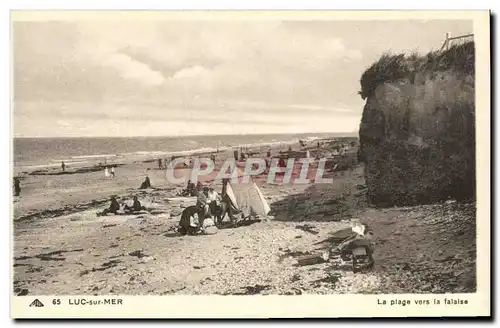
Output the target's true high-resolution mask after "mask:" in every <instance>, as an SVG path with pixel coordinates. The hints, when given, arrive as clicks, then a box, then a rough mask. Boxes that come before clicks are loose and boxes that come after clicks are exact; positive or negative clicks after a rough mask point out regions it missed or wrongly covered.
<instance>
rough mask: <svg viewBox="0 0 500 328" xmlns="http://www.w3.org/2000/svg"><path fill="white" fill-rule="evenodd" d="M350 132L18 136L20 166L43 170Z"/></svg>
mask: <svg viewBox="0 0 500 328" xmlns="http://www.w3.org/2000/svg"><path fill="white" fill-rule="evenodd" d="M352 136H355V135H354V134H346V133H343V134H342V133H308V134H261V135H257V134H255V135H211V136H179V137H96V138H88V137H82V138H14V142H13V155H14V156H13V160H14V166H15V167H16V168H22V169H41V168H49V167H57V166H60V165H61V162H62V161H64V162H65V163H67V164H76V165H78V166H79V165H86V164H89V163H93V164H97V163H102V162H108V161H111V162H113V161H119V160H120V159H123V158H127V157H130V156H139V157H140V156H144V157H153V156H158V158H162V157H164V158H166V157H168V156H175V155H183V154H187V153H193V152H203V153H205V152H214V151H216V150H217V149H219V150H220V151H221V150H225V149H226V150H227V149H231V148H233V147H255V146H259V145H269V144H280V143H292V142H298V141H299V140H305V141H307V140H309V141H311V140H316V139H324V138H332V137H352Z"/></svg>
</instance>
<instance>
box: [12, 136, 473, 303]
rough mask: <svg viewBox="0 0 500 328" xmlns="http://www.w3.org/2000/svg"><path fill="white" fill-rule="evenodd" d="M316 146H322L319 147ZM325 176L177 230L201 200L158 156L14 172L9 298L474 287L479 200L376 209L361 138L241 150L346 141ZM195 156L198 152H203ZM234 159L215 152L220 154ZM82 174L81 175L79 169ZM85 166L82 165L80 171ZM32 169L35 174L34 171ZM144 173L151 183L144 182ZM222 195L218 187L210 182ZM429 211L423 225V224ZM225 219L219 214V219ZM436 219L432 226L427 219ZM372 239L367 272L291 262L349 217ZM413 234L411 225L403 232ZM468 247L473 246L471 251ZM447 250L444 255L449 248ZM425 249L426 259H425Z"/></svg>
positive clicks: (270, 191) (316, 152)
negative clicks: (193, 231) (257, 210)
mask: <svg viewBox="0 0 500 328" xmlns="http://www.w3.org/2000/svg"><path fill="white" fill-rule="evenodd" d="M318 142H319V143H320V147H319V148H318ZM351 143H353V145H354V146H352V147H350V148H349V150H348V151H347V153H346V154H345V156H342V157H341V158H340V157H339V158H338V159H337V160H336V161H337V162H338V163H339V164H342V165H340V166H339V169H336V170H330V169H327V170H326V172H325V176H324V177H325V178H332V179H333V182H331V183H323V184H322V183H315V184H292V183H288V184H279V183H278V184H275V183H267V181H266V179H265V176H256V177H254V180H255V182H256V184H257V185H258V186H259V188H260V190H261V192H262V194H263V195H264V197H265V199H266V200H267V202H268V203H269V205H270V207H271V212H270V213H269V216H268V217H262V218H257V219H255V220H250V221H245V222H243V223H242V224H241V225H240V226H238V227H232V226H224V227H223V228H222V229H219V231H218V232H217V234H215V235H201V236H180V235H179V234H178V233H176V228H177V226H178V223H179V219H180V214H181V213H182V210H183V209H184V208H186V207H187V206H190V205H194V204H195V203H196V197H180V196H179V195H178V193H179V191H180V190H181V189H182V188H184V187H185V184H184V183H180V184H172V183H170V182H169V181H168V180H167V179H166V177H165V172H166V171H165V170H162V169H159V168H158V164H157V161H156V160H157V158H156V157H154V156H152V157H144V156H143V155H141V156H129V157H126V158H123V159H122V161H121V162H119V163H116V164H117V167H116V176H115V177H114V178H111V177H110V178H105V177H104V172H103V169H99V170H95V171H93V169H92V168H93V167H95V164H93V165H92V166H76V165H75V166H71V165H69V166H68V168H67V171H68V172H65V173H64V174H61V172H60V171H61V169H60V168H59V167H54V168H44V170H43V171H41V172H38V173H36V174H32V173H33V171H31V172H29V171H26V172H25V173H23V174H20V177H21V186H22V191H21V196H20V197H15V200H14V217H13V219H14V231H13V234H14V259H13V266H14V292H15V294H16V295H49V294H58V295H89V294H92V295H107V294H116V295H118V294H121V295H125V294H126V295H145V294H148V295H149V294H154V295H165V294H222V295H227V294H246V295H248V294H302V293H315V294H336V293H378V292H384V293H387V292H390V293H418V292H420V293H424V292H437V293H439V292H444V291H446V292H450V291H453V292H472V291H474V290H475V288H476V285H475V284H476V283H475V235H471V234H464V233H463V231H464V230H467V231H475V219H474V215H475V213H474V206H475V205H474V204H458V203H456V202H446V203H440V204H434V205H423V206H415V207H404V208H398V207H394V208H388V209H376V208H372V207H371V206H370V205H369V204H368V203H367V201H366V186H365V181H364V172H363V164H362V163H359V162H358V161H357V139H355V138H346V139H340V138H331V139H318V140H316V139H315V140H311V141H309V142H307V143H306V144H305V145H303V146H301V145H299V143H287V144H286V145H284V144H281V145H279V146H277V144H274V145H266V146H264V145H259V146H258V147H257V146H256V147H254V149H252V147H248V149H247V151H249V152H254V153H255V154H254V155H252V156H256V157H262V158H264V157H265V156H266V152H267V151H268V149H269V148H270V147H271V148H272V149H273V153H274V154H279V152H280V151H286V150H287V148H288V147H291V148H292V150H293V151H300V150H302V151H303V150H305V149H307V150H309V151H310V152H311V155H312V156H313V157H316V156H318V157H322V158H325V157H327V158H328V157H330V158H335V156H332V152H333V149H334V147H335V146H337V145H341V144H351ZM210 154H211V152H210V153H199V154H196V155H197V156H200V157H203V156H207V157H208V156H209V155H210ZM231 156H232V150H229V149H227V150H225V151H221V152H219V153H218V154H217V157H218V160H219V161H223V160H224V159H225V158H226V157H231ZM75 170H83V173H75ZM80 172H81V171H80ZM30 173H31V174H30ZM146 176H148V177H149V178H150V179H151V183H152V186H153V188H149V189H139V186H140V185H141V183H142V181H143V180H144V179H145V177H146ZM214 187H215V189H216V190H217V191H219V192H220V188H221V186H220V184H219V183H216V184H215V185H214ZM112 195H116V196H117V197H118V199H119V200H120V201H130V200H131V199H132V197H133V196H138V198H139V199H140V201H141V203H142V204H143V205H144V206H145V207H146V209H147V211H144V212H143V213H140V214H133V215H108V216H97V212H99V211H102V210H103V209H104V208H106V207H107V206H108V205H109V197H110V196H112ZM422 217H425V218H426V219H425V220H422ZM227 220H228V219H227V218H226V221H227ZM429 222H432V224H429ZM356 223H363V224H367V225H369V226H370V227H371V228H372V230H373V232H374V235H375V244H376V246H375V253H374V258H375V263H376V265H375V267H374V269H373V270H371V271H369V272H365V273H353V272H352V271H351V270H349V269H347V270H346V269H345V268H337V267H333V266H332V264H331V263H329V262H326V263H320V264H317V265H311V266H298V265H297V263H296V260H297V257H298V256H301V255H305V254H311V253H315V252H321V251H324V250H325V249H326V248H327V247H328V246H329V242H328V238H329V236H331V234H332V233H334V232H335V231H338V230H340V229H344V228H348V227H351V226H352V225H353V224H356ZM410 231H411V232H410ZM471 245H472V246H471ZM450 249H452V250H453V252H452V253H450V252H449V250H450ZM420 254H423V255H420Z"/></svg>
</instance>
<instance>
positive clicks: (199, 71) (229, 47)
mask: <svg viewBox="0 0 500 328" xmlns="http://www.w3.org/2000/svg"><path fill="white" fill-rule="evenodd" d="M16 24H18V25H16V26H17V28H15V30H14V44H15V49H17V51H16V55H15V90H14V95H15V98H16V101H17V102H18V103H21V102H22V101H25V102H31V103H32V104H34V106H33V107H32V108H31V107H30V110H29V111H28V112H29V113H28V114H27V115H28V116H30V117H37V119H38V120H41V121H42V120H43V119H44V117H48V116H52V117H53V118H54V119H57V115H63V116H65V121H66V122H69V123H68V124H71V121H69V120H70V119H69V118H67V119H66V117H73V119H74V120H91V119H95V120H104V119H106V118H108V119H115V120H118V121H120V120H121V121H122V123H123V124H124V125H126V123H125V122H124V120H135V121H141V122H153V121H154V120H159V121H167V120H168V119H169V118H170V119H171V120H172V121H175V120H177V121H178V122H180V121H183V120H184V119H186V118H188V119H189V118H191V119H192V120H193V121H195V120H198V121H199V120H201V121H204V122H205V123H207V124H212V125H211V126H212V127H214V126H219V129H220V124H228V125H230V126H233V127H232V128H231V129H235V130H238V131H239V129H240V128H239V127H240V126H247V128H246V129H247V130H250V127H251V126H252V125H253V127H252V129H258V127H259V126H266V131H268V132H269V130H270V131H274V129H275V127H274V125H273V124H274V123H273V122H278V121H279V123H280V124H285V125H287V126H294V127H295V128H296V127H297V126H304V127H305V126H318V124H319V123H318V122H316V123H314V124H312V125H308V124H309V123H308V124H306V123H304V116H305V115H307V114H306V113H309V112H311V111H315V115H335V113H337V114H338V113H339V111H338V110H336V108H337V107H338V106H336V105H335V104H336V102H334V101H332V99H333V98H335V96H336V95H335V94H333V93H332V91H331V90H330V88H331V86H332V85H334V84H335V83H339V82H337V81H338V80H339V78H338V76H336V72H338V71H339V70H342V69H343V67H344V66H345V65H347V64H349V63H352V62H356V61H359V60H360V59H361V58H362V56H361V52H360V51H359V50H358V49H354V48H352V47H349V46H347V45H346V43H345V42H344V39H343V38H341V37H338V36H336V35H335V33H334V32H333V33H329V34H328V35H325V34H319V33H316V31H315V30H302V31H296V30H293V29H290V28H289V27H288V26H287V24H283V23H281V22H276V21H272V22H271V21H261V22H252V21H217V22H214V21H210V22H207V21H189V22H185V21H161V22H159V21H157V22H153V21H92V22H88V21H81V22H76V23H70V22H68V23H59V22H52V23H44V22H40V23H29V24H27V25H23V24H25V23H16ZM19 24H20V25H19ZM46 24H47V25H46ZM44 39H47V40H48V41H47V42H42V41H41V40H44ZM350 83H352V84H357V83H358V81H357V77H356V79H353V80H352V81H351V82H350ZM341 84H342V85H345V84H346V82H345V81H342V82H341ZM341 87H342V86H341ZM337 90H338V92H339V94H341V93H342V92H343V90H342V88H337ZM353 93H354V92H353ZM51 101H52V102H56V101H65V102H66V105H64V106H52V107H49V106H39V104H40V103H41V102H44V103H49V102H51ZM145 103H149V104H150V105H148V106H147V107H144V104H145ZM68 104H71V105H70V106H69V105H68ZM75 104H81V105H82V106H76V105H75ZM102 104H108V105H109V106H102ZM22 106H24V105H19V106H18V107H19V109H16V113H22V112H26V110H24V109H22V108H21V107H22ZM175 108H179V111H177V110H176V109H175ZM26 113H27V112H26ZM35 113H38V114H39V115H38V116H37V115H35ZM44 122H45V121H44ZM61 122H62V121H61ZM75 122H76V121H75ZM29 124H30V123H29V120H27V121H23V124H21V126H22V127H23V129H26V127H27V126H29ZM46 124H49V123H46ZM127 124H128V123H127ZM148 124H150V123H148ZM301 124H302V125H301ZM36 125H37V123H36V122H35V120H33V129H37V127H36ZM59 125H60V128H61V129H62V130H63V131H66V130H67V129H69V128H68V126H67V124H59ZM91 126H92V127H95V129H97V130H99V129H101V126H102V125H101V124H98V123H95V124H92V125H91ZM154 126H155V127H156V126H157V124H154ZM311 128H312V127H311ZM119 131H126V129H120V130H119ZM263 131H264V130H263ZM151 133H153V132H152V131H151ZM100 134H102V133H100Z"/></svg>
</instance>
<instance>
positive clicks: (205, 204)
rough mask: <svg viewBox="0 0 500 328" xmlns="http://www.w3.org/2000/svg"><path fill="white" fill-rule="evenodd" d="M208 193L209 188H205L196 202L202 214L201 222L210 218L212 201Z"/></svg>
mask: <svg viewBox="0 0 500 328" xmlns="http://www.w3.org/2000/svg"><path fill="white" fill-rule="evenodd" d="M208 191H209V189H208V187H203V192H200V193H199V194H198V199H197V200H196V207H197V208H198V209H199V210H200V213H202V217H201V221H203V219H204V218H206V217H208V216H210V205H209V204H210V200H209V197H208Z"/></svg>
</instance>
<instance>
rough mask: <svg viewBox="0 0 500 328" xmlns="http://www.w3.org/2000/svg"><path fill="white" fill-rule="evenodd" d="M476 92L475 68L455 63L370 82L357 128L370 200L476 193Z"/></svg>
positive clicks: (400, 201) (407, 201)
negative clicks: (410, 75) (402, 76)
mask: <svg viewBox="0 0 500 328" xmlns="http://www.w3.org/2000/svg"><path fill="white" fill-rule="evenodd" d="M472 56H473V54H472ZM472 59H474V58H473V57H472ZM474 97H475V92H474V74H473V71H472V72H471V73H467V72H466V71H464V70H460V69H458V70H457V69H456V68H451V69H446V70H442V71H435V70H434V71H432V70H431V71H425V70H422V71H421V72H417V73H416V74H414V76H413V77H412V78H411V79H404V78H403V79H398V80H396V81H386V82H384V83H379V84H378V85H377V86H376V87H375V88H373V92H372V93H371V94H369V95H367V96H366V104H365V107H364V110H363V116H362V119H361V124H360V131H359V137H360V144H361V145H360V155H361V157H362V159H363V161H364V163H365V177H366V183H367V187H368V197H369V200H370V202H371V203H373V204H374V205H378V206H395V205H396V206H404V205H417V204H425V203H433V202H438V201H441V200H446V199H449V198H452V199H456V200H472V199H475V191H476V190H475V184H476V179H475V177H476V172H475V98H474Z"/></svg>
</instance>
